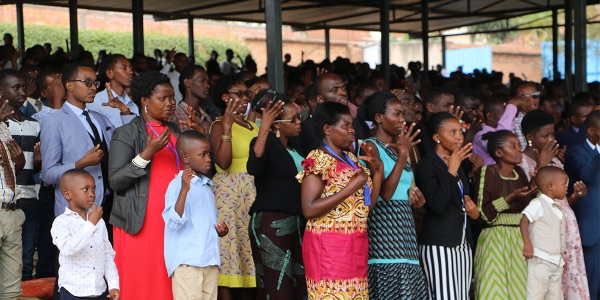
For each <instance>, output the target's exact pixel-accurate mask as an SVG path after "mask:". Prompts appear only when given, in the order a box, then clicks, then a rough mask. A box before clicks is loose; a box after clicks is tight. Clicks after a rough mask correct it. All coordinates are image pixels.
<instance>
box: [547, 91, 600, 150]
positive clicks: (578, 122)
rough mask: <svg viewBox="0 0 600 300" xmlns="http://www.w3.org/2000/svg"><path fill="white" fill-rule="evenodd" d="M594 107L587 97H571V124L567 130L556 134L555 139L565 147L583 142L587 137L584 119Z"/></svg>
mask: <svg viewBox="0 0 600 300" xmlns="http://www.w3.org/2000/svg"><path fill="white" fill-rule="evenodd" d="M593 109H594V104H593V103H591V102H589V101H588V99H573V103H571V106H570V107H569V123H571V126H570V127H569V128H567V130H565V131H562V132H559V133H557V134H556V141H557V142H558V144H559V145H561V146H567V149H568V148H569V147H571V146H574V145H579V144H582V143H584V142H585V139H586V138H587V134H586V130H585V128H582V127H583V126H584V122H585V119H586V118H587V116H588V115H589V114H590V113H591V112H592V110H593Z"/></svg>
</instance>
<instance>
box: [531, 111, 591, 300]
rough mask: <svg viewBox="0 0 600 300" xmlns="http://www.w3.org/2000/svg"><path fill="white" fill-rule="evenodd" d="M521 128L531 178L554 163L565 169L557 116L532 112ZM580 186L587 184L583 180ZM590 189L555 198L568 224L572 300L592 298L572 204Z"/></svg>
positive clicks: (567, 288) (567, 284)
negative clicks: (560, 149)
mask: <svg viewBox="0 0 600 300" xmlns="http://www.w3.org/2000/svg"><path fill="white" fill-rule="evenodd" d="M521 127H522V129H523V134H524V135H525V138H526V139H527V143H528V145H527V148H525V151H524V152H523V153H524V154H525V155H524V156H523V162H522V163H521V167H522V168H523V170H525V174H526V175H527V176H528V177H529V178H531V175H532V174H535V171H536V170H537V169H539V167H542V166H547V165H551V166H556V167H559V168H561V169H564V166H563V164H562V163H561V162H560V160H559V159H558V157H557V156H559V155H562V154H561V152H562V151H560V152H559V147H560V146H559V145H558V144H557V143H556V140H555V139H554V119H553V118H552V115H550V114H548V113H547V112H544V111H541V110H534V111H531V112H529V113H527V115H525V117H524V118H523V122H522V123H521ZM538 166H539V167H538ZM578 185H579V186H580V187H581V185H583V187H585V184H583V183H581V184H578ZM576 186H577V185H576ZM586 192H587V191H583V192H582V193H581V195H580V194H578V193H576V191H575V192H574V193H573V194H572V195H571V196H570V197H568V198H565V199H555V201H556V203H558V206H559V207H560V210H561V211H562V213H563V215H564V216H565V221H566V225H567V235H566V241H565V242H566V249H565V252H564V257H565V265H566V272H564V273H563V276H562V290H563V295H564V298H565V299H568V300H578V299H581V300H587V299H590V294H589V293H590V292H589V287H588V281H587V275H586V274H587V273H586V270H585V263H584V259H583V248H582V246H581V236H580V235H579V226H578V225H577V218H576V217H575V213H574V212H573V209H571V206H570V205H571V204H573V203H575V202H576V201H577V200H579V199H581V198H583V197H584V196H585V195H586Z"/></svg>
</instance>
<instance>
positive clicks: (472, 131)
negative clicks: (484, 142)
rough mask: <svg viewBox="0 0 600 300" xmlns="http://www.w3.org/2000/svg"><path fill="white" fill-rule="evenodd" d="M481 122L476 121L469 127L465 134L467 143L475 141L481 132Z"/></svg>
mask: <svg viewBox="0 0 600 300" xmlns="http://www.w3.org/2000/svg"><path fill="white" fill-rule="evenodd" d="M481 127H482V124H481V120H479V119H475V121H473V124H471V126H469V129H467V131H466V132H465V143H470V142H472V141H473V139H475V135H476V134H477V133H478V132H479V131H480V130H481Z"/></svg>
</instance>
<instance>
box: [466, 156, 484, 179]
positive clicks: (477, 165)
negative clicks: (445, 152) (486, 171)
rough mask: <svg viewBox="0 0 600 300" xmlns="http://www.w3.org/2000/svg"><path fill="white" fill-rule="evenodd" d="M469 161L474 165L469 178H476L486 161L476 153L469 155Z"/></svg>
mask: <svg viewBox="0 0 600 300" xmlns="http://www.w3.org/2000/svg"><path fill="white" fill-rule="evenodd" d="M469 161H471V164H473V168H472V169H471V172H470V173H469V178H470V177H473V176H475V175H476V174H477V173H479V172H480V171H481V168H482V167H483V164H484V160H483V157H481V156H479V155H477V154H475V153H471V154H469Z"/></svg>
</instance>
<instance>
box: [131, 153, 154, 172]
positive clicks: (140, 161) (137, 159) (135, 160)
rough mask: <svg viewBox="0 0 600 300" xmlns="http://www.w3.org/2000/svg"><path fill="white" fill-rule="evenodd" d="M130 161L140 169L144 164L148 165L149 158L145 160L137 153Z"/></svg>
mask: <svg viewBox="0 0 600 300" xmlns="http://www.w3.org/2000/svg"><path fill="white" fill-rule="evenodd" d="M131 163H133V164H134V165H135V166H136V167H138V168H140V169H145V168H146V166H148V164H149V163H150V161H149V160H145V159H143V158H142V157H141V156H140V155H139V154H138V155H137V156H136V157H134V158H133V159H132V160H131Z"/></svg>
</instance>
